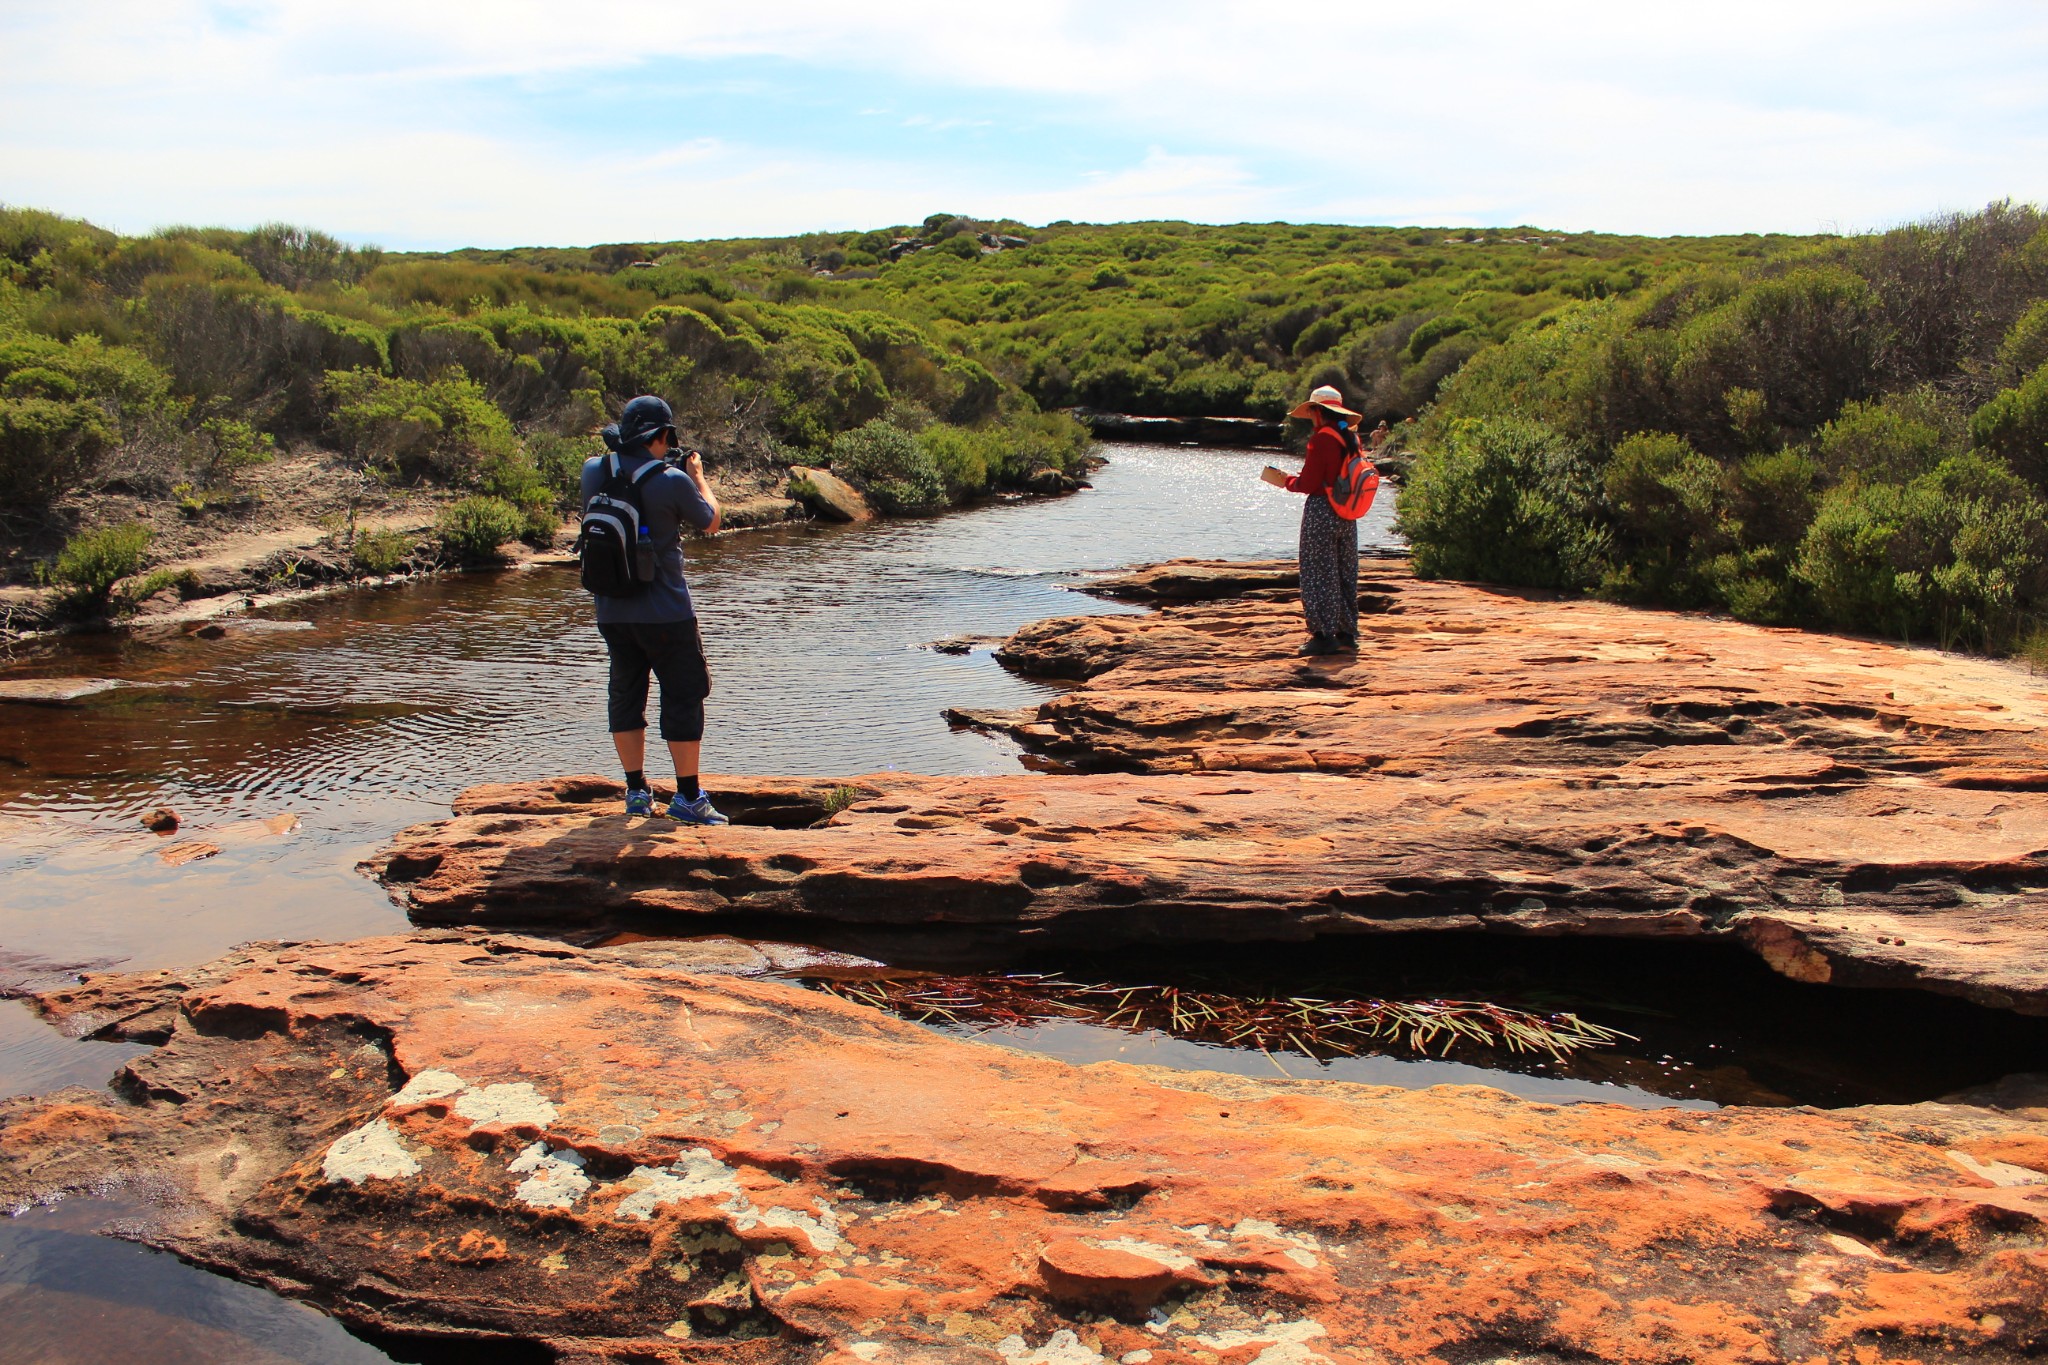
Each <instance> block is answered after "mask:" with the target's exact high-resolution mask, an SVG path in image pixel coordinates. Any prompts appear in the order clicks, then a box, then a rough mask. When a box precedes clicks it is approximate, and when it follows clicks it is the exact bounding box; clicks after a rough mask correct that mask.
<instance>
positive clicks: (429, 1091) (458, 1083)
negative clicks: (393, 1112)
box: [390, 1070, 469, 1105]
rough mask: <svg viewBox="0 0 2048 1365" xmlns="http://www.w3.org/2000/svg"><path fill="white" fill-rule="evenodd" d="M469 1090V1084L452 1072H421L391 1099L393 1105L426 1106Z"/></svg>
mask: <svg viewBox="0 0 2048 1365" xmlns="http://www.w3.org/2000/svg"><path fill="white" fill-rule="evenodd" d="M467 1089H469V1082H468V1081H465V1080H463V1079H462V1077H460V1076H458V1075H456V1074H455V1073H454V1072H452V1071H431V1070H430V1071H422V1072H421V1073H420V1074H419V1075H417V1076H414V1077H413V1078H412V1079H411V1080H409V1081H407V1082H406V1083H405V1088H404V1089H402V1090H400V1091H399V1092H398V1093H397V1094H396V1095H393V1096H392V1097H391V1100H390V1103H391V1104H393V1105H402V1104H427V1103H429V1102H431V1101H433V1100H445V1099H447V1098H448V1097H449V1096H450V1095H459V1094H461V1093H462V1092H463V1091H465V1090H467Z"/></svg>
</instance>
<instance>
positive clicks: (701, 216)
mask: <svg viewBox="0 0 2048 1365" xmlns="http://www.w3.org/2000/svg"><path fill="white" fill-rule="evenodd" d="M761 58H773V59H778V60H780V61H783V62H789V63H800V64H803V65H802V67H801V73H802V79H804V80H805V81H807V82H810V83H811V84H813V85H815V86H816V87H817V88H818V89H820V90H821V91H824V92H826V93H829V92H830V90H831V88H832V86H833V84H834V82H835V80H838V79H840V78H842V77H844V78H845V82H846V87H847V89H849V90H851V89H853V88H855V86H856V84H857V86H858V89H860V90H861V91H863V92H865V93H863V94H860V95H857V96H855V95H849V96H848V98H849V99H851V100H853V101H854V102H853V104H852V105H851V106H849V107H850V108H852V109H854V110H856V111H858V113H855V114H835V113H831V112H827V113H821V114H819V115H817V117H820V118H830V117H839V118H843V119H845V120H848V121H852V120H857V119H859V114H861V113H867V114H873V115H880V117H877V118H874V119H873V126H874V127H875V129H876V130H877V131H876V139H875V141H874V143H873V146H872V148H871V150H864V151H862V152H861V153H860V154H856V155H847V154H846V153H844V152H843V151H841V152H838V153H828V152H826V151H824V150H823V149H822V148H821V147H820V146H819V145H818V144H819V143H820V142H821V141H824V140H825V138H824V137H823V134H824V133H825V132H832V133H843V132H844V130H843V129H839V128H833V129H829V130H826V129H818V128H815V127H812V128H807V127H806V126H805V125H804V123H803V121H802V119H801V118H800V117H798V115H797V114H796V113H792V112H791V111H790V110H788V109H785V108H779V107H773V106H772V105H771V104H768V103H763V104H761V106H760V111H761V117H760V118H759V119H758V120H757V121H756V122H755V124H754V125H753V126H751V127H750V128H743V129H742V131H741V132H738V133H736V132H735V131H734V130H733V129H732V128H730V127H728V128H725V129H723V130H721V132H720V134H719V135H718V136H715V137H714V136H706V135H703V134H702V133H701V132H698V131H693V130H691V129H689V128H678V129H676V130H675V133H674V136H672V137H666V138H663V137H654V138H653V139H652V140H653V141H654V142H655V143H657V144H660V145H661V147H662V150H658V151H656V152H652V153H649V152H647V151H646V149H645V144H646V143H647V142H648V140H649V135H650V133H651V132H652V131H653V126H652V123H651V120H654V119H655V118H657V117H659V111H658V105H657V100H658V96H659V91H658V90H654V89H651V88H650V87H649V86H648V84H647V83H646V82H647V79H648V77H649V76H650V74H652V73H659V72H660V70H661V67H662V65H663V64H664V63H682V62H690V63H697V64H702V63H705V62H720V61H723V62H733V63H741V62H746V61H751V60H753V59H761ZM696 69H701V66H700V67H698V68H696ZM2044 69H2048V7H2044V6H2041V5H2039V4H2038V3H2034V2H2033V0H2004V2H2000V0H1952V3H1950V4H1948V5H1945V6H1942V7H1940V8H1939V9H1936V8H1935V7H1931V6H1927V5H1924V4H1920V3H1907V2H1906V0H1860V3H1848V2H1847V0H1805V3H1799V4H1786V3H1783V0H1771V2H1768V3H1767V2H1766V0H1722V2H1721V3H1717V4H1713V5H1708V4H1705V3H1699V2H1698V0H1693V2H1690V3H1667V4H1664V5H1661V6H1652V5H1642V4H1640V3H1632V4H1628V5H1622V4H1610V3H1590V2H1588V0H1579V2H1577V3H1573V2H1572V0H1560V2H1559V3H1553V4H1549V5H1544V6H1535V5H1529V4H1526V3H1507V0H1467V3H1465V4H1462V5H1460V6H1458V7H1457V8H1456V9H1454V10H1447V9H1444V8H1441V7H1437V8H1422V7H1417V6H1414V5H1413V4H1400V5H1395V4H1390V3H1385V0H1364V2H1355V3H1352V4H1350V5H1346V6H1341V7H1333V8H1330V9H1327V10H1325V11H1320V12H1316V13H1312V14H1311V13H1306V12H1302V13H1294V14H1286V15H1282V16H1280V17H1278V18H1276V17H1275V14H1274V11H1273V10H1272V9H1271V8H1270V6H1266V5H1254V4H1252V3H1250V2H1249V0H1181V2H1180V3H1176V4H1172V5H1167V4H1164V3H1152V0H1142V2H1139V3H1095V4H1086V5H1084V4H1080V3H1074V2H1073V0H1041V2H1039V3H1034V4H1033V5H1032V6H1030V7H1028V8H1019V7H1004V8H998V7H955V8H953V9H947V10H933V9H930V8H928V7H927V8H912V9H899V10H875V9H873V8H866V9H860V8H852V9H850V8H848V7H846V6H844V5H842V4H830V5H828V4H824V3H821V2H820V0H784V3H781V4H778V5H775V6H758V5H757V6H735V5H730V4H719V5H712V4H706V3H703V2H702V0H690V2H688V3H662V2H660V0H585V3H582V4H579V5H575V6H563V5H559V4H555V3H542V2H541V0H492V2H491V3H488V4H486V3H482V2H481V0H472V2H469V3H432V2H431V0H408V2H405V3H401V0H355V3H352V4H350V5H349V6H346V7H335V6H325V5H313V4H308V3H304V2H303V0H245V2H244V3H237V4H232V5H229V4H208V3H202V0H148V2H147V3H144V2H143V0H77V2H75V3H68V4H39V5H32V6H29V7H26V8H23V7H16V8H11V9H9V10H7V11H6V12H4V13H0V198H4V199H6V200H8V201H10V202H34V203H40V204H44V205H46V206H48V207H52V208H57V209H60V210H63V211H67V212H76V213H85V214H88V215H90V216H94V217H96V218H99V219H100V220H101V221H105V222H108V223H109V224H110V225H114V226H119V227H123V228H129V229H136V228H143V227H147V226H150V225H153V224H157V223H163V222H170V221H181V220H199V221H225V222H241V223H247V222H253V221H258V220H261V219H268V218H288V219H293V220H297V221H304V222H309V223H315V224H318V225H321V226H324V227H327V228H329V229H330V230H335V231H341V232H346V233H349V234H351V235H355V236H360V237H369V238H381V239H383V240H385V241H387V242H392V243H403V244H439V245H456V244H462V243H468V242H475V243H509V242H535V241H590V240H605V239H617V238H626V237H635V236H661V237H675V236H695V235H722V234H746V233H757V232H783V231H798V230H802V229H805V228H810V227H824V226H853V225H872V224H880V223H884V222H890V221H906V220H908V219H912V218H917V217H922V216H923V214H924V213H925V212H927V211H929V210H930V208H931V207H932V206H935V205H937V206H944V205H962V206H965V205H968V204H970V203H971V204H972V205H974V211H977V212H984V213H989V214H1010V215H1015V216H1020V217H1024V218H1026V219H1028V220H1032V221H1044V220H1049V219H1053V218H1075V219H1096V220H1103V219H1111V218H1120V217H1133V216H1141V217H1165V216H1170V217H1193V218H1201V219H1209V220H1217V219H1230V218H1240V217H1242V218H1254V219H1267V218H1293V219H1313V218H1339V219H1349V220H1353V221H1359V220H1365V221H1399V222H1427V221H1437V222H1448V223H1458V224H1462V223H1473V222H1508V223H1513V222H1536V223H1542V224H1545V225H1551V226H1559V227H1599V228H1607V229H1611V230H1620V231H1658V232H1669V231H1722V230H1740V229H1746V228H1754V229H1775V230H1786V231H1809V230H1813V229H1815V228H1817V227H1820V226H1822V225H1826V224H1850V225H1874V224H1880V223H1885V222H1891V221H1896V220H1898V219H1901V218H1905V217H1910V216H1914V215H1916V214H1919V213H1922V212H1926V211H1931V210H1933V209H1936V208H1940V207H1954V206H1968V205H1973V204H1978V203H1981V202H1983V201H1984V200H1986V199H1988V198H1991V197H1994V196H1998V195H2004V194H2011V195H2015V196H2018V197H2021V198H2036V199H2038V198H2048V82H2043V81H2042V80H2041V79H2040V73H2041V72H2042V71H2043V70H2044ZM520 82H527V83H534V82H540V83H544V84H545V83H552V85H553V86H555V87H567V88H571V89H576V88H584V89H587V90H588V92H590V96H591V100H592V101H594V102H597V103H600V104H602V103H603V102H604V101H610V102H612V103H613V104H615V105H616V108H615V110H614V111H613V112H612V114H611V115H610V117H611V120H612V121H611V122H610V123H609V124H607V123H606V122H605V121H604V120H603V119H601V118H600V119H595V120H594V121H593V120H592V119H591V118H590V117H588V116H587V113H586V117H585V120H584V121H582V122H578V123H575V124H568V123H564V124H562V125H559V126H550V125H547V124H545V122H544V121H540V122H536V120H538V119H540V116H539V115H538V114H536V115H535V116H534V117H533V118H521V117H517V115H520V114H521V113H523V112H524V110H523V109H522V106H521V105H520V103H519V100H518V96H517V94H516V93H509V92H514V91H516V89H517V88H518V83H520ZM878 83H881V84H884V85H887V84H891V83H893V84H895V85H896V86H897V87H898V88H900V89H902V90H905V91H909V92H915V91H919V90H926V91H929V90H933V89H946V88H954V89H958V90H963V91H966V92H968V93H969V95H970V96H973V95H976V92H978V95H979V97H986V98H988V99H999V100H1001V101H1002V102H1003V103H1004V105H1005V107H1006V108H1010V109H1017V108H1023V109H1027V110H1029V111H1031V120H1030V121H1031V123H1032V125H1033V128H1034V129H1035V132H1034V136H1037V137H1039V138H1040V139H1041V141H1042V154H1034V152H1033V150H1032V149H1031V148H1030V147H1028V146H1024V145H1022V144H1021V143H1020V142H1019V141H1018V140H1017V139H1016V138H1012V139H1011V141H1009V142H1007V143H1006V144H1005V154H1004V155H1003V156H1001V157H992V158H991V159H989V160H987V161H985V162H977V161H974V160H972V159H969V158H963V157H962V156H961V155H960V154H959V152H958V150H957V147H956V148H954V149H953V150H951V151H949V150H948V147H949V146H950V145H951V144H948V143H947V142H946V139H947V138H948V137H955V138H957V137H960V136H972V135H975V134H977V133H984V132H986V131H988V130H989V129H990V128H991V127H993V126H994V121H993V120H992V119H991V118H990V117H989V116H987V115H986V113H985V111H982V110H978V109H963V108H947V109H943V110H941V109H927V108H926V107H925V105H924V104H923V103H921V102H920V101H919V100H917V99H915V98H909V97H906V98H905V99H904V100H903V101H902V102H901V105H900V107H898V102H897V101H894V100H889V101H885V102H882V103H877V102H876V101H874V100H873V98H872V96H873V92H874V88H875V86H876V85H877V84H878ZM963 98H964V97H963ZM730 99H731V100H732V101H734V107H735V108H737V109H742V110H746V111H749V112H751V111H752V110H753V109H754V108H755V105H754V104H751V103H748V102H749V101H757V102H758V101H766V102H772V101H774V100H776V99H777V94H776V92H775V91H774V90H773V89H766V91H765V93H761V92H756V93H747V92H744V91H735V92H733V93H732V94H731V95H730ZM537 107H538V106H536V108H537ZM605 107H607V108H609V107H610V106H609V105H605ZM885 109H886V113H884V112H883V111H884V110H885ZM859 121H860V122H861V123H862V126H868V120H859ZM905 125H908V126H910V127H912V128H914V129H915V131H916V133H917V134H918V135H920V137H928V138H929V139H930V146H929V149H924V148H923V144H922V143H916V142H908V141H902V140H897V141H886V140H884V138H883V130H885V129H888V128H894V129H896V130H897V132H898V134H899V136H900V135H901V133H902V128H903V127H904V126H905ZM842 142H843V139H842ZM629 144H630V145H631V146H634V147H638V148H639V150H638V151H637V152H628V151H626V150H623V148H625V147H626V146H628V145H629ZM627 172H630V173H631V175H632V176H633V177H634V184H635V185H636V187H637V197H636V199H635V201H634V202H633V203H630V204H625V203H620V202H619V194H618V191H617V189H616V186H617V185H618V183H619V180H618V177H619V176H621V175H623V174H626V173H627Z"/></svg>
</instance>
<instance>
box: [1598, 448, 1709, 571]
mask: <svg viewBox="0 0 2048 1365" xmlns="http://www.w3.org/2000/svg"><path fill="white" fill-rule="evenodd" d="M1602 492H1603V493H1604V495H1605V498H1606V503H1607V507H1608V509H1609V510H1610V513H1611V515H1612V524H1613V528H1614V534H1613V544H1612V554H1613V558H1614V565H1613V568H1612V569H1611V570H1610V571H1609V572H1608V574H1607V577H1606V580H1605V584H1604V586H1606V588H1607V589H1608V591H1610V592H1611V593H1613V594H1615V595H1616V596H1620V597H1627V598H1640V599H1645V600H1649V601H1664V602H1671V603H1673V604H1675V605H1683V606H1703V605H1706V604H1708V603H1710V602H1712V601H1713V598H1714V594H1713V591H1712V588H1711V587H1710V585H1709V582H1708V580H1707V578H1706V575H1705V570H1706V568H1707V566H1708V565H1709V564H1710V563H1711V562H1712V560H1713V559H1714V557H1715V556H1716V555H1718V554H1721V553H1722V552H1723V551H1724V550H1726V549H1727V548H1728V544H1729V536H1728V533H1727V528H1726V526H1725V520H1726V517H1727V509H1726V502H1727V488H1726V484H1725V476H1724V474H1723V471H1722V469H1721V466H1720V465H1718V464H1716V463H1715V462H1714V461H1713V460H1710V459H1708V458H1707V457H1706V456H1704V455H1702V454H1700V453H1699V452H1698V451H1696V450H1694V449H1693V448H1692V446H1691V444H1690V443H1688V442H1687V441H1686V439H1685V438H1684V437H1683V436H1674V435H1672V434H1671V433H1669V432H1662V431H1659V432H1645V433H1643V434H1640V435H1636V436H1631V437H1629V438H1628V439H1627V440H1625V441H1623V442H1622V443H1621V444H1620V445H1618V446H1616V447H1615V449H1614V456H1613V458H1612V459H1611V460H1610V461H1609V462H1608V465H1607V469H1606V472H1605V475H1604V476H1603V479H1602Z"/></svg>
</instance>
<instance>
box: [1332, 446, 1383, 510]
mask: <svg viewBox="0 0 2048 1365" xmlns="http://www.w3.org/2000/svg"><path fill="white" fill-rule="evenodd" d="M1345 436H1346V437H1347V440H1346V444H1347V445H1349V446H1350V447H1351V450H1350V453H1349V454H1347V455H1345V457H1344V463H1343V464H1341V465H1339V466H1337V477H1336V478H1334V479H1332V480H1330V490H1329V492H1328V493H1326V494H1325V495H1324V496H1326V497H1328V498H1329V500H1330V510H1331V511H1333V512H1335V513H1336V514H1337V515H1338V516H1340V517H1342V518H1344V520H1346V521H1357V520H1358V519H1359V518H1360V517H1362V516H1364V515H1365V514H1366V513H1367V512H1370V511H1371V510H1372V500H1373V498H1374V497H1375V496H1377V495H1378V493H1379V491H1380V471H1379V469H1378V467H1376V466H1375V465H1374V464H1373V462H1372V461H1371V460H1369V459H1367V458H1366V454H1365V443H1364V442H1363V441H1360V440H1358V439H1357V436H1356V434H1355V433H1352V432H1349V431H1347V432H1345Z"/></svg>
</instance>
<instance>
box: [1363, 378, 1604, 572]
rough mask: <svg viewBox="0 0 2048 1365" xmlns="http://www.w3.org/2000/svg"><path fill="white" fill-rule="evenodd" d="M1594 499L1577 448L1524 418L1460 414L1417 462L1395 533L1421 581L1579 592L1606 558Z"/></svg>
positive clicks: (1592, 481) (1593, 483) (1592, 478)
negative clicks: (1407, 547) (1409, 549)
mask: <svg viewBox="0 0 2048 1365" xmlns="http://www.w3.org/2000/svg"><path fill="white" fill-rule="evenodd" d="M1599 503H1600V483H1599V479H1598V476H1597V475H1596V474H1595V472H1594V470H1593V466H1592V462H1591V461H1590V460H1589V459H1588V457H1587V455H1586V452H1585V450H1584V449H1583V448H1582V447H1580V446H1579V445H1578V444H1577V443H1575V442H1573V441H1571V440H1569V439H1567V438H1566V437H1564V436H1561V435H1559V434H1558V433H1557V432H1556V431H1554V430H1553V429H1551V428H1550V427H1547V426H1545V425H1544V424H1542V423H1541V422H1534V421H1530V420H1529V419H1527V418H1519V417H1494V418H1468V419H1465V420H1462V421H1458V422H1454V423H1452V424H1450V427H1449V429H1448V430H1447V431H1446V432H1444V434H1443V436H1442V438H1441V439H1440V440H1439V441H1438V442H1437V443H1436V444H1435V445H1433V446H1431V447H1430V448H1429V449H1427V450H1425V451H1423V452H1422V454H1421V455H1420V456H1418V457H1417V459H1416V461H1415V465H1414V468H1413V470H1412V471H1411V472H1410V474H1409V478H1408V485H1407V487H1406V488H1404V489H1403V490H1402V493H1401V502H1400V514H1399V529H1400V531H1401V533H1402V534H1404V535H1406V536H1407V537H1408V539H1409V542H1410V543H1411V544H1412V545H1413V546H1414V551H1415V571H1416V572H1417V573H1418V574H1421V575H1422V576H1423V577H1426V578H1464V579H1476V580H1479V581H1482V582H1491V583H1527V584H1532V585H1535V586H1538V587H1552V588H1586V587H1591V586H1593V584H1595V583H1596V582H1598V581H1599V578H1600V573H1601V570H1602V567H1603V565H1604V562H1605V558H1606V553H1607V536H1606V533H1605V531H1604V529H1603V528H1601V526H1600V524H1599Z"/></svg>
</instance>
